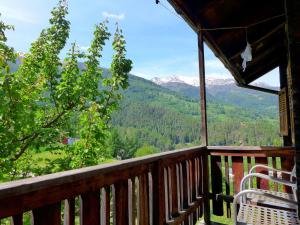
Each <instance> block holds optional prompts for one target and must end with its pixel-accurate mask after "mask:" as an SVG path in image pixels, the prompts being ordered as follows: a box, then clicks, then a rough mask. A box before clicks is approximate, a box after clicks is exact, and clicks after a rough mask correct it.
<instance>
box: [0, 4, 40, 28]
mask: <svg viewBox="0 0 300 225" xmlns="http://www.w3.org/2000/svg"><path fill="white" fill-rule="evenodd" d="M1 16H3V18H4V19H9V20H10V19H11V20H16V21H19V22H23V23H30V24H38V20H37V19H36V18H34V17H33V16H32V14H30V13H29V12H27V11H25V10H22V9H21V8H11V7H6V6H3V5H1Z"/></svg>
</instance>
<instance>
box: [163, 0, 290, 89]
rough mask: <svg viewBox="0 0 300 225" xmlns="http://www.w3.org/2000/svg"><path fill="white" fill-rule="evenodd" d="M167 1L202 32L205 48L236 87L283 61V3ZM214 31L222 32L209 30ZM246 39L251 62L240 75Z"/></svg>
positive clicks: (258, 0) (268, 0) (271, 0)
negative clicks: (233, 81)
mask: <svg viewBox="0 0 300 225" xmlns="http://www.w3.org/2000/svg"><path fill="white" fill-rule="evenodd" d="M168 1H169V2H170V3H171V5H172V6H173V7H174V9H175V10H176V11H177V13H179V14H180V15H181V16H182V17H183V18H184V19H185V20H186V21H187V22H188V24H189V25H190V26H191V27H192V28H193V29H194V30H195V32H197V33H198V32H199V30H200V29H202V30H203V34H204V39H205V42H206V44H207V45H208V46H209V47H210V48H211V50H212V51H213V52H214V53H215V55H216V56H217V57H218V58H219V59H220V60H221V61H222V62H223V63H224V65H225V66H226V68H227V69H228V70H229V71H230V72H231V73H232V75H233V76H234V78H235V80H236V81H237V83H239V84H242V85H243V84H249V83H251V82H252V81H254V80H256V79H257V78H259V77H261V76H262V75H264V74H265V73H267V72H269V71H271V70H272V69H274V68H276V67H278V66H279V63H280V62H281V59H282V57H285V52H286V50H285V15H284V12H285V10H284V0H168ZM237 27H240V28H237ZM245 27H248V28H247V29H246V28H245ZM215 28H225V29H217V30H210V29H215ZM226 28H230V29H226ZM246 34H247V35H246ZM246 36H247V39H248V42H249V43H250V44H251V47H252V56H253V60H252V61H251V62H249V63H248V64H247V68H246V70H245V71H243V67H242V58H241V53H242V52H243V51H244V50H245V48H246Z"/></svg>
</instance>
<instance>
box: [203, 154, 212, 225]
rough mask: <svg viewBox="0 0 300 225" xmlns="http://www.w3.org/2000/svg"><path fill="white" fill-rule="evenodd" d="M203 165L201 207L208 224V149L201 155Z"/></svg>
mask: <svg viewBox="0 0 300 225" xmlns="http://www.w3.org/2000/svg"><path fill="white" fill-rule="evenodd" d="M202 165H203V170H202V171H203V179H202V181H203V183H202V184H203V188H202V190H203V207H204V222H205V224H207V225H209V224H210V202H209V168H208V151H207V150H205V154H203V156H202Z"/></svg>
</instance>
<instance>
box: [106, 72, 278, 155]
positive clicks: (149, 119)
mask: <svg viewBox="0 0 300 225" xmlns="http://www.w3.org/2000/svg"><path fill="white" fill-rule="evenodd" d="M164 86H165V87H162V86H159V85H156V84H154V83H152V82H151V81H148V80H145V79H142V78H139V77H136V76H133V75H132V76H130V87H129V88H128V89H127V90H126V91H125V92H124V94H125V95H124V99H123V100H122V103H121V105H120V109H119V110H118V111H117V112H116V113H115V114H114V115H113V119H112V125H113V127H115V128H116V129H117V130H118V132H119V133H120V136H123V137H128V138H129V139H130V138H133V137H135V138H137V140H138V142H141V143H147V144H150V145H153V146H155V147H157V148H159V149H160V150H162V151H164V150H169V149H174V148H180V147H183V146H186V145H187V146H188V145H196V144H199V143H200V140H199V139H200V138H199V134H200V105H199V97H198V96H199V89H198V88H197V87H193V86H190V85H186V84H179V83H173V84H168V85H164ZM207 91H208V94H207V96H208V126H209V144H210V145H280V144H281V142H280V137H279V134H278V129H279V128H278V126H279V125H278V106H277V97H276V96H273V95H270V94H264V93H260V92H256V91H252V90H247V89H242V88H239V87H236V86H235V85H230V86H228V85H226V86H222V85H218V86H208V89H207Z"/></svg>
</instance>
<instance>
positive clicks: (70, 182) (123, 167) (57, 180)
mask: <svg viewBox="0 0 300 225" xmlns="http://www.w3.org/2000/svg"><path fill="white" fill-rule="evenodd" d="M294 155H295V152H294V149H293V148H290V147H283V148H275V147H268V148H263V147H195V148H190V149H183V150H179V151H172V152H167V153H161V154H156V155H153V156H149V157H143V158H136V159H131V160H125V161H120V162H117V163H112V164H105V165H101V166H94V167H89V168H83V169H78V170H72V171H66V172H62V173H56V174H50V175H46V176H41V177H35V178H30V179H24V180H19V181H14V182H9V183H4V184H1V185H0V218H1V219H2V222H3V221H4V222H5V221H7V219H6V218H8V217H10V218H11V223H12V224H14V225H19V224H23V220H25V219H26V218H25V217H30V220H31V223H33V224H35V225H37V224H43V225H47V224H52V225H56V224H62V223H63V224H66V225H72V224H79V221H80V224H84V225H98V224H101V225H108V224H116V225H126V224H130V225H131V224H141V225H149V224H153V225H163V224H168V225H176V224H184V225H187V224H188V225H194V224H196V222H197V221H199V220H203V221H205V222H206V223H207V224H208V223H210V214H211V213H213V214H215V215H219V216H223V215H224V216H225V217H229V218H230V216H231V201H232V197H233V194H234V193H236V192H238V191H239V183H240V180H241V179H242V177H243V175H244V174H247V172H248V170H249V167H250V166H251V165H254V164H257V163H259V164H269V165H270V164H272V165H273V166H275V167H277V168H283V169H291V167H292V166H293V163H292V162H293V160H294ZM256 183H257V185H258V186H259V187H260V188H270V187H271V186H272V187H271V188H273V189H278V188H281V187H278V186H276V185H270V184H268V183H267V182H265V181H262V180H257V182H256ZM286 191H289V190H286ZM28 215H29V216H28ZM1 224H2V223H1ZM24 224H25V223H24Z"/></svg>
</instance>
